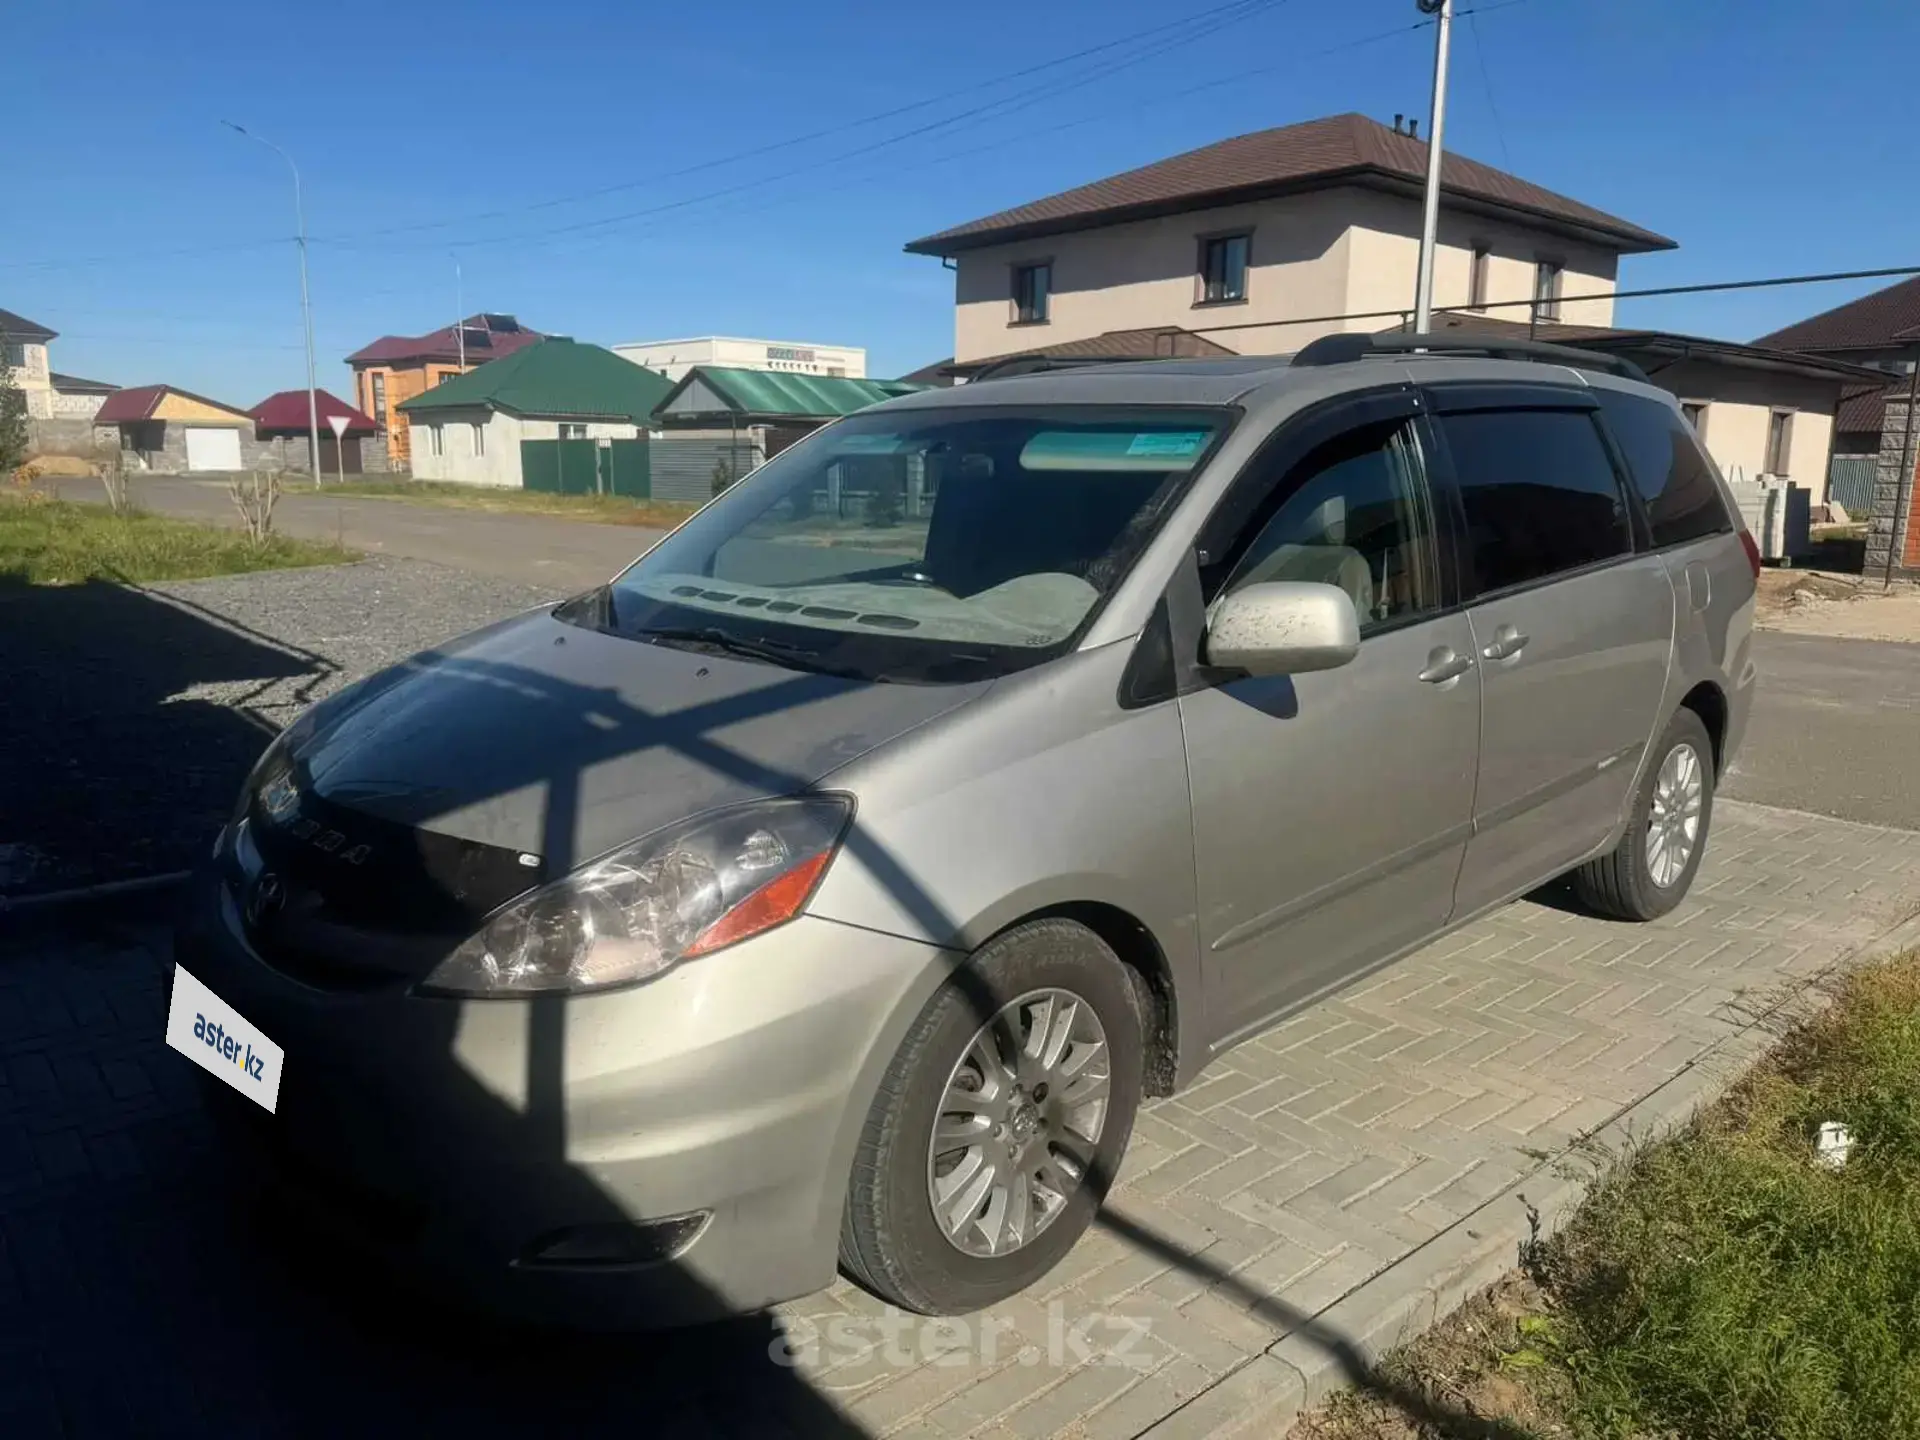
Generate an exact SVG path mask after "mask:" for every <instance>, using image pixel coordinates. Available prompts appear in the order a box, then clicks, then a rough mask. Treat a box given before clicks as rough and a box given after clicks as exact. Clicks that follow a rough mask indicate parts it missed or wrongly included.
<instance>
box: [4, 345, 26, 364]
mask: <svg viewBox="0 0 1920 1440" xmlns="http://www.w3.org/2000/svg"><path fill="white" fill-rule="evenodd" d="M6 357H7V368H8V369H9V370H24V369H26V368H27V347H26V345H25V343H24V342H22V341H19V340H9V341H7V345H6Z"/></svg>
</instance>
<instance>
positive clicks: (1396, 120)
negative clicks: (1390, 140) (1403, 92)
mask: <svg viewBox="0 0 1920 1440" xmlns="http://www.w3.org/2000/svg"><path fill="white" fill-rule="evenodd" d="M1406 123H1407V117H1406V116H1405V115H1403V114H1401V113H1400V112H1399V111H1397V110H1396V111H1395V112H1394V115H1393V133H1394V134H1396V135H1398V134H1399V133H1400V127H1401V126H1403V125H1405V124H1406Z"/></svg>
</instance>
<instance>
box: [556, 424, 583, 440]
mask: <svg viewBox="0 0 1920 1440" xmlns="http://www.w3.org/2000/svg"><path fill="white" fill-rule="evenodd" d="M560 438H561V439H562V440H584V439H586V438H587V427H586V426H585V425H568V424H562V425H561V426H560Z"/></svg>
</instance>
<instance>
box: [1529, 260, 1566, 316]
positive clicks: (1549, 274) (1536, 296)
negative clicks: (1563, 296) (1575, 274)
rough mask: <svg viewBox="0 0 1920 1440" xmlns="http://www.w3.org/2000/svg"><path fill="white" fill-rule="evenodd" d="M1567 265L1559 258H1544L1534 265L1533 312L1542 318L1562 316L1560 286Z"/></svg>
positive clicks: (1564, 276)
mask: <svg viewBox="0 0 1920 1440" xmlns="http://www.w3.org/2000/svg"><path fill="white" fill-rule="evenodd" d="M1565 278H1566V267H1565V266H1563V265H1561V263H1560V262H1559V261H1558V260H1542V261H1541V262H1540V263H1539V264H1538V265H1535V266H1534V267H1533V313H1534V314H1535V315H1536V316H1538V317H1539V318H1540V319H1542V320H1558V319H1559V318H1560V287H1561V282H1562V281H1563V280H1564V279H1565Z"/></svg>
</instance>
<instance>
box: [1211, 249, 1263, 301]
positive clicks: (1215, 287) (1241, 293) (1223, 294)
mask: <svg viewBox="0 0 1920 1440" xmlns="http://www.w3.org/2000/svg"><path fill="white" fill-rule="evenodd" d="M1252 245H1253V237H1252V236H1250V235H1216V236H1214V237H1213V238H1212V239H1211V240H1203V241H1201V242H1200V302H1201V303H1202V304H1203V305H1219V304H1224V303H1226V302H1227V301H1231V300H1244V299H1246V298H1247V255H1248V252H1249V250H1250V249H1251V248H1252Z"/></svg>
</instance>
